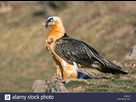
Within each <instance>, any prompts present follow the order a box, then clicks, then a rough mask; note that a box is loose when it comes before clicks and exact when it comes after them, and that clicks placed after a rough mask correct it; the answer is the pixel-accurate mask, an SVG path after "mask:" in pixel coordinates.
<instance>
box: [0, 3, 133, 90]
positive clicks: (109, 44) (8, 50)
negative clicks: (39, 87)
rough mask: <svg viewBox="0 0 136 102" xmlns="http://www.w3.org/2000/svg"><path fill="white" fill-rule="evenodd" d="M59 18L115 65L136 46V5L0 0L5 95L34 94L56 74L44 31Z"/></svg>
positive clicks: (0, 74)
mask: <svg viewBox="0 0 136 102" xmlns="http://www.w3.org/2000/svg"><path fill="white" fill-rule="evenodd" d="M53 15H54V16H59V17H60V18H61V19H62V21H63V23H64V27H65V29H66V33H67V34H68V35H69V36H70V37H73V38H76V39H78V40H82V41H84V42H86V43H87V44H88V45H90V46H92V47H93V48H95V49H96V50H97V51H98V52H99V53H100V55H102V56H103V57H105V58H107V59H109V60H111V61H113V60H117V61H122V60H123V59H124V57H125V56H126V55H128V54H129V51H130V48H131V47H132V46H133V45H135V44H136V34H135V30H136V27H135V26H136V2H135V1H133V2H130V1H127V2H126V1H125V2H123V1H119V2H118V1H0V28H1V29H0V86H1V87H0V92H31V89H32V85H33V83H34V81H35V80H37V79H47V78H49V77H51V76H52V75H53V73H54V72H56V67H55V65H54V63H53V60H52V58H51V56H50V55H49V54H48V53H47V51H46V49H45V48H44V42H45V38H46V36H47V34H48V32H49V28H48V29H46V28H43V27H42V23H43V22H45V21H46V19H47V18H48V17H50V16H53ZM103 29H105V30H106V32H103V33H101V35H100V36H99V37H98V38H95V35H96V34H99V33H100V32H101V31H102V30H103ZM5 35H7V36H6V37H4V36H5Z"/></svg>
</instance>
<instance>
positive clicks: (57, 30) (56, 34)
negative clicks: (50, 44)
mask: <svg viewBox="0 0 136 102" xmlns="http://www.w3.org/2000/svg"><path fill="white" fill-rule="evenodd" d="M64 33H65V29H64V26H63V23H62V21H61V20H57V22H56V23H55V24H54V25H51V27H50V32H49V34H48V36H47V38H51V39H52V40H56V39H58V38H60V37H62V36H64Z"/></svg>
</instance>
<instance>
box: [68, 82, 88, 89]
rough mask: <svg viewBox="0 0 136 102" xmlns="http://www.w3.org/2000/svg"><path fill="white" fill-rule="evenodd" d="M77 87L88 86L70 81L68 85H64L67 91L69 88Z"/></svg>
mask: <svg viewBox="0 0 136 102" xmlns="http://www.w3.org/2000/svg"><path fill="white" fill-rule="evenodd" d="M79 85H80V86H86V85H88V84H87V83H86V82H84V81H70V82H69V83H66V84H65V87H66V88H68V89H69V88H76V87H78V86H79Z"/></svg>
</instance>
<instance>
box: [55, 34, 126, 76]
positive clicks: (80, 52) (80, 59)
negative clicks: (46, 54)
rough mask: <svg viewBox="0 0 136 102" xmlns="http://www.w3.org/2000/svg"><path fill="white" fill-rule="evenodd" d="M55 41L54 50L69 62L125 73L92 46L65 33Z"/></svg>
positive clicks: (107, 71)
mask: <svg viewBox="0 0 136 102" xmlns="http://www.w3.org/2000/svg"><path fill="white" fill-rule="evenodd" d="M55 43H56V44H55V46H54V51H55V52H56V53H57V54H58V55H59V56H60V57H61V58H63V59H64V60H65V61H66V62H67V63H69V64H72V65H73V62H76V63H77V64H81V65H84V66H86V67H93V68H95V69H97V70H99V71H102V72H106V73H122V74H127V73H126V72H123V71H121V70H120V69H121V68H120V67H119V66H117V65H115V64H114V63H112V62H110V61H109V60H106V59H104V58H103V57H101V56H100V55H99V53H98V52H97V51H96V50H95V49H94V48H92V47H90V46H89V45H87V44H86V43H84V42H82V41H79V40H76V39H73V38H70V37H69V36H67V34H66V33H65V35H64V36H63V37H61V38H59V39H57V40H56V42H55ZM94 62H95V63H94ZM96 62H97V63H96Z"/></svg>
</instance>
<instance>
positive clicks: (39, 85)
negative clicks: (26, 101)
mask: <svg viewBox="0 0 136 102" xmlns="http://www.w3.org/2000/svg"><path fill="white" fill-rule="evenodd" d="M47 90H48V85H46V82H45V81H44V80H36V81H35V82H34V85H33V87H32V92H34V93H37V92H40V93H43V92H46V91H47Z"/></svg>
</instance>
